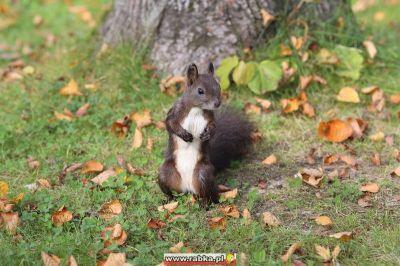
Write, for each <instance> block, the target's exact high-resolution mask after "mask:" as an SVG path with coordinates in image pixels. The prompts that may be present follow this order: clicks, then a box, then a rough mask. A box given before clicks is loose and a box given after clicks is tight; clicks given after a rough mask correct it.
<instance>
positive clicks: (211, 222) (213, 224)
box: [208, 217, 226, 230]
mask: <svg viewBox="0 0 400 266" xmlns="http://www.w3.org/2000/svg"><path fill="white" fill-rule="evenodd" d="M225 224H226V222H225V219H224V217H214V218H210V219H208V226H209V227H210V228H211V229H219V230H224V229H225Z"/></svg>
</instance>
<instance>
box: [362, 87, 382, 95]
mask: <svg viewBox="0 0 400 266" xmlns="http://www.w3.org/2000/svg"><path fill="white" fill-rule="evenodd" d="M378 89H379V87H378V86H376V85H372V86H368V87H365V88H362V89H361V91H362V93H364V94H372V93H374V92H375V91H376V90H378Z"/></svg>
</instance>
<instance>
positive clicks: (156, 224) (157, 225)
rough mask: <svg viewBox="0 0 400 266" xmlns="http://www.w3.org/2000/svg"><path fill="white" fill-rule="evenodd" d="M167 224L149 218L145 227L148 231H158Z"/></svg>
mask: <svg viewBox="0 0 400 266" xmlns="http://www.w3.org/2000/svg"><path fill="white" fill-rule="evenodd" d="M166 226H167V224H166V223H165V222H163V221H161V220H160V219H153V218H151V219H150V220H149V221H148V222H147V227H148V228H150V229H160V228H163V227H166Z"/></svg>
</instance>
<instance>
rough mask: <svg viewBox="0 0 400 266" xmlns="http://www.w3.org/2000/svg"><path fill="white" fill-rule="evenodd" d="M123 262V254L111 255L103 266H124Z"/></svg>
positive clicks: (124, 259)
mask: <svg viewBox="0 0 400 266" xmlns="http://www.w3.org/2000/svg"><path fill="white" fill-rule="evenodd" d="M125 261H126V255H125V253H111V254H110V255H108V258H107V260H106V262H105V263H104V266H123V265H125Z"/></svg>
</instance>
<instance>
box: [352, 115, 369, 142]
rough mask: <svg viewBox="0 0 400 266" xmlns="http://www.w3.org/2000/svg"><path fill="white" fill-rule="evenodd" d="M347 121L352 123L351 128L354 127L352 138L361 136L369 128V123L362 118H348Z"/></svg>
mask: <svg viewBox="0 0 400 266" xmlns="http://www.w3.org/2000/svg"><path fill="white" fill-rule="evenodd" d="M347 122H348V123H350V125H351V128H352V129H353V134H352V135H351V137H352V138H361V137H362V136H363V134H364V131H365V130H366V129H367V128H368V123H367V122H365V121H364V120H362V119H360V118H357V119H355V118H348V119H347Z"/></svg>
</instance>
